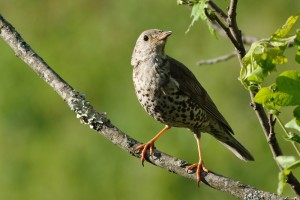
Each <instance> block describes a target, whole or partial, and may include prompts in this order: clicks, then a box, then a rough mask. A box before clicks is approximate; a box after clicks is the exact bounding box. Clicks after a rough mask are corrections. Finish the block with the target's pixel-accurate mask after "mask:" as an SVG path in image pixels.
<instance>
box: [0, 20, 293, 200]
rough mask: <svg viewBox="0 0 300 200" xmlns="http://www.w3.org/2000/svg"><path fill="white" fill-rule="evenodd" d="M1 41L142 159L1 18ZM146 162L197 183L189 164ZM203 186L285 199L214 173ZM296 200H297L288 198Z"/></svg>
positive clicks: (162, 157)
mask: <svg viewBox="0 0 300 200" xmlns="http://www.w3.org/2000/svg"><path fill="white" fill-rule="evenodd" d="M0 37H1V38H2V39H3V40H4V41H5V42H6V43H7V44H8V45H9V46H10V47H11V48H12V49H13V50H14V52H15V54H16V55H17V56H18V57H19V58H20V59H21V60H23V61H24V62H25V63H26V64H27V65H29V67H30V68H31V69H32V70H33V71H35V72H36V73H37V75H38V76H39V77H40V78H42V79H43V80H44V81H45V82H46V83H47V84H49V85H50V86H51V87H52V88H53V89H54V90H55V91H56V92H57V94H58V95H59V96H60V97H61V98H62V99H63V100H64V101H65V102H66V103H67V104H68V106H69V107H70V109H71V110H72V111H74V112H75V113H76V115H77V117H78V118H79V119H80V120H81V122H82V123H84V124H87V125H89V126H90V127H91V128H92V129H94V130H95V131H97V132H98V133H100V134H101V135H103V136H104V137H106V138H107V139H108V140H110V141H111V142H112V143H114V144H116V146H118V147H119V148H121V149H123V150H125V151H126V152H128V153H129V154H131V155H133V156H135V157H139V156H140V155H139V154H136V153H135V152H134V149H135V147H136V146H137V145H139V144H140V143H139V142H138V141H136V140H134V139H133V138H131V137H130V136H129V135H127V134H125V133H123V132H122V131H120V130H119V129H118V128H117V127H116V126H114V125H113V124H112V123H111V122H110V120H109V119H108V118H107V116H106V115H105V114H103V113H99V112H97V111H96V110H94V109H93V107H92V105H90V103H89V102H88V101H87V100H86V99H85V97H84V96H83V95H81V94H79V93H78V92H77V91H75V90H74V89H73V88H72V87H71V86H70V85H69V84H68V83H67V82H66V81H64V80H63V79H62V78H61V77H59V76H58V74H56V73H55V72H54V71H53V70H52V69H51V68H50V67H49V66H48V65H47V63H46V62H44V61H43V59H42V58H41V57H40V56H39V55H38V54H37V53H36V52H34V51H33V50H32V49H31V48H30V46H29V45H28V44H27V43H26V42H25V41H24V40H23V38H22V37H21V36H20V35H19V33H17V32H16V31H15V29H14V28H13V27H12V26H11V25H10V24H9V23H8V22H7V21H6V20H5V19H4V18H3V17H2V16H1V15H0ZM146 159H147V161H148V162H150V163H152V164H154V165H156V166H159V167H161V168H164V169H166V170H168V171H170V172H173V173H176V174H178V175H180V176H182V177H185V178H189V179H192V180H194V181H197V178H196V175H195V173H191V174H190V173H187V172H186V166H187V165H189V164H188V163H187V162H186V161H184V160H180V159H178V158H175V157H172V156H170V155H167V154H165V153H163V152H160V151H158V150H155V151H154V156H151V157H149V155H147V158H146ZM201 179H202V182H203V183H204V184H206V185H208V186H210V187H212V188H215V189H217V190H220V191H223V192H227V193H229V194H231V195H233V196H235V197H237V198H240V199H258V198H260V199H274V200H276V199H282V198H281V197H279V196H277V195H275V194H272V193H269V192H265V191H261V190H257V189H255V188H253V187H251V186H248V185H243V184H241V183H240V182H239V181H234V180H232V179H229V178H227V177H224V176H221V175H218V174H216V173H214V172H211V171H210V172H209V173H205V172H202V176H201ZM285 199H294V198H285ZM295 199H296V198H295Z"/></svg>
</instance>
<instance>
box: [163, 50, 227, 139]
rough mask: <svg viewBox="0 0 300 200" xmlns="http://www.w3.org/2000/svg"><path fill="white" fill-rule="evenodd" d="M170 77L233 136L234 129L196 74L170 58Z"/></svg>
mask: <svg viewBox="0 0 300 200" xmlns="http://www.w3.org/2000/svg"><path fill="white" fill-rule="evenodd" d="M167 59H168V60H169V65H170V75H171V77H172V78H173V79H175V80H176V81H177V82H178V85H179V89H180V90H181V91H182V92H183V93H185V94H186V95H187V96H189V97H190V98H191V99H193V100H194V101H195V102H196V103H197V104H198V105H199V106H200V107H201V108H202V109H203V110H204V111H206V112H207V113H208V114H209V115H211V117H213V118H214V119H216V120H217V121H218V122H220V123H221V124H222V125H223V127H224V128H225V129H227V130H228V131H229V132H230V133H232V134H233V130H232V128H231V127H230V126H229V124H228V122H227V121H226V120H225V118H224V117H223V116H222V114H221V113H220V112H219V110H218V109H217V107H216V105H215V104H214V102H213V101H212V99H211V98H210V96H209V95H208V93H207V92H206V90H205V89H204V88H203V87H202V85H201V84H200V83H199V81H198V80H197V79H196V77H195V76H194V74H193V73H192V72H191V71H190V70H189V69H188V68H187V67H186V66H185V65H184V64H182V63H180V62H179V61H177V60H175V59H173V58H171V57H169V56H168V58H167Z"/></svg>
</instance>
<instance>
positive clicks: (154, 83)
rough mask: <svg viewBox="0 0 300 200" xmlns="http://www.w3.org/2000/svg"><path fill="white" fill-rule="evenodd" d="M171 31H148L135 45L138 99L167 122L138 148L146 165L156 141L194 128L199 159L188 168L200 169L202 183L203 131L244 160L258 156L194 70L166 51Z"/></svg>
mask: <svg viewBox="0 0 300 200" xmlns="http://www.w3.org/2000/svg"><path fill="white" fill-rule="evenodd" d="M171 34H172V32H171V31H162V30H158V29H151V30H146V31H144V32H143V33H142V34H141V35H140V36H139V38H138V40H137V42H136V45H135V47H134V51H133V54H132V59H131V65H132V66H133V83H134V88H135V92H136V95H137V98H138V100H139V102H140V103H141V105H142V107H143V108H144V109H145V111H146V112H147V113H148V114H149V115H151V116H152V117H153V118H154V119H156V120H157V121H159V122H161V123H163V124H164V125H165V128H164V129H163V130H161V131H160V132H159V133H158V134H157V135H156V136H155V137H154V138H153V139H151V140H150V141H149V142H147V143H146V144H143V145H140V146H138V147H137V148H136V149H135V150H136V151H142V152H141V160H142V164H143V163H144V160H145V156H146V153H147V150H148V149H149V150H150V155H152V153H153V148H154V142H155V141H156V140H157V139H158V138H159V137H160V136H161V135H162V134H164V133H165V132H166V131H167V130H169V129H170V128H171V127H183V128H188V129H190V130H191V131H192V132H193V133H194V135H195V138H196V140H197V144H198V153H199V162H198V163H196V164H193V165H191V166H189V167H188V168H187V169H188V170H192V169H194V168H196V169H197V170H196V174H197V180H198V185H199V183H200V182H201V177H200V174H201V169H202V170H204V171H205V172H208V170H207V169H206V168H205V167H204V166H203V159H202V153H201V144H200V136H201V133H209V134H211V135H212V136H213V137H214V138H216V139H217V140H218V141H219V142H221V143H222V144H224V145H225V146H226V147H227V148H228V149H229V150H231V151H232V152H233V153H234V154H235V155H236V156H237V157H238V158H240V159H242V160H254V159H253V157H252V155H251V154H250V153H249V152H248V151H247V150H246V148H245V147H243V146H242V145H241V144H240V143H239V142H238V141H237V140H236V139H235V138H234V137H233V134H234V133H233V130H232V128H231V127H230V126H229V124H228V122H227V121H226V120H225V118H224V117H223V116H222V114H221V113H220V112H219V110H218V109H217V107H216V105H215V104H214V102H213V101H212V99H211V98H210V96H209V95H208V93H207V92H206V90H205V89H204V88H203V87H202V85H201V84H200V83H199V82H198V81H197V79H196V77H195V76H194V75H193V73H192V72H191V71H190V70H189V69H188V68H187V67H186V66H185V65H184V64H182V63H181V62H179V61H177V60H175V59H174V58H171V57H170V56H168V55H166V54H165V51H164V49H165V45H166V41H167V38H168V37H169V36H170V35H171Z"/></svg>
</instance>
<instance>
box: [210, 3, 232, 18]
mask: <svg viewBox="0 0 300 200" xmlns="http://www.w3.org/2000/svg"><path fill="white" fill-rule="evenodd" d="M207 4H208V5H209V6H210V7H211V9H212V10H213V11H214V12H215V13H216V14H217V15H219V16H220V17H221V18H222V19H223V20H224V21H226V20H227V17H228V16H227V14H226V13H225V12H224V11H223V10H222V9H221V8H219V6H217V5H216V4H215V3H214V2H213V1H211V0H208V1H207Z"/></svg>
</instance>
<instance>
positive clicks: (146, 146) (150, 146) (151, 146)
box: [134, 142, 155, 166]
mask: <svg viewBox="0 0 300 200" xmlns="http://www.w3.org/2000/svg"><path fill="white" fill-rule="evenodd" d="M154 148H155V147H154V143H153V142H148V143H146V144H142V145H139V146H138V147H136V148H135V150H134V151H140V150H142V153H141V160H142V165H143V166H144V161H145V157H146V154H147V149H149V150H150V156H152V155H153V149H154Z"/></svg>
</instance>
